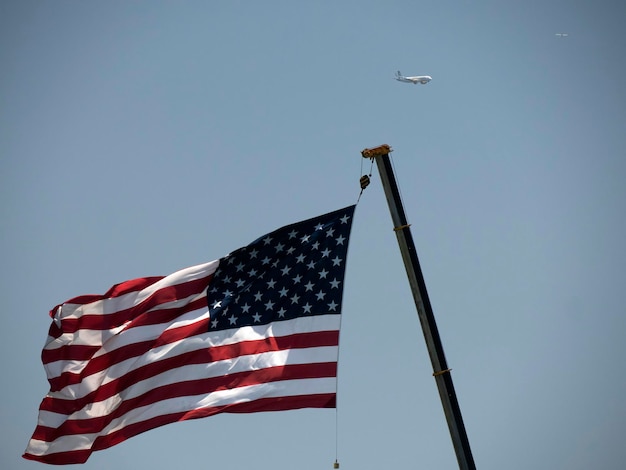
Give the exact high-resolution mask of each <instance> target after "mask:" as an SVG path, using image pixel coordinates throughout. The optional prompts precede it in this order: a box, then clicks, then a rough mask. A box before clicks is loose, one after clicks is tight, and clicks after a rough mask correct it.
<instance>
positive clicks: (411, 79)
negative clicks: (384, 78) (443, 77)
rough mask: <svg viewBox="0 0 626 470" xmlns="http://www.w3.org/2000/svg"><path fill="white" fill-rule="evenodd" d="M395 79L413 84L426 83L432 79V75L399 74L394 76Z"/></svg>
mask: <svg viewBox="0 0 626 470" xmlns="http://www.w3.org/2000/svg"><path fill="white" fill-rule="evenodd" d="M396 80H398V81H399V82H404V83H412V84H414V85H417V84H418V83H421V84H422V85H426V84H427V83H428V82H430V81H431V80H432V77H430V76H428V75H420V76H417V77H403V76H399V77H396Z"/></svg>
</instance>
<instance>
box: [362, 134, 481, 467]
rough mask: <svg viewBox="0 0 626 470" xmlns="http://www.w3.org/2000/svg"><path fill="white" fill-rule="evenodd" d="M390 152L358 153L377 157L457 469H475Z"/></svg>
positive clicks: (377, 149) (384, 148) (378, 149)
mask: <svg viewBox="0 0 626 470" xmlns="http://www.w3.org/2000/svg"><path fill="white" fill-rule="evenodd" d="M389 152H391V147H389V146H388V145H381V146H380V147H375V148H372V149H365V150H363V151H362V152H361V154H362V155H363V158H370V159H375V160H376V166H377V167H378V172H379V173H380V177H381V181H382V185H383V188H384V190H385V196H386V197H387V202H388V204H389V211H390V212H391V219H392V221H393V224H394V231H395V232H396V236H397V238H398V244H399V245H400V252H401V254H402V259H403V260H404V266H405V268H406V272H407V276H408V278H409V284H410V286H411V292H412V293H413V299H414V300H415V306H416V307H417V315H418V317H419V320H420V323H421V325H422V331H423V333H424V339H425V340H426V347H427V348H428V354H429V355H430V360H431V362H432V366H433V376H434V377H435V382H436V383H437V388H438V389H439V396H440V398H441V403H442V405H443V411H444V413H445V416H446V420H447V422H448V428H449V430H450V436H451V438H452V444H453V445H454V451H455V452H456V457H457V460H458V462H459V469H460V470H475V469H476V465H475V464H474V458H473V457H472V451H471V449H470V444H469V440H468V438H467V433H466V431H465V426H464V424H463V417H462V416H461V409H460V407H459V402H458V401H457V398H456V392H455V391H454V385H453V383H452V376H451V375H450V369H449V368H448V364H447V363H446V357H445V354H444V351H443V345H442V344H441V338H440V337H439V331H438V330H437V324H436V322H435V316H434V313H433V309H432V306H431V304H430V300H429V298H428V292H427V291H426V283H425V282H424V276H423V274H422V270H421V268H420V263H419V260H418V258H417V251H416V249H415V244H414V243H413V236H412V235H411V229H410V225H409V224H408V222H407V219H406V215H405V213H404V208H403V206H402V200H401V198H400V192H399V190H398V185H397V183H396V179H395V176H394V173H393V168H392V166H391V161H390V159H389Z"/></svg>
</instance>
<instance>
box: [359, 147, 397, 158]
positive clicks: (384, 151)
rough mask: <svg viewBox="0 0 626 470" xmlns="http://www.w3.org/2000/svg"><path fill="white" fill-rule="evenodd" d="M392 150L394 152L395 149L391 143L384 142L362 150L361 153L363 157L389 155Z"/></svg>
mask: <svg viewBox="0 0 626 470" xmlns="http://www.w3.org/2000/svg"><path fill="white" fill-rule="evenodd" d="M390 152H393V149H392V148H391V147H390V146H389V145H387V144H383V145H379V146H378V147H374V148H371V149H364V150H362V151H361V155H363V158H376V157H381V156H383V155H388V154H389V153H390Z"/></svg>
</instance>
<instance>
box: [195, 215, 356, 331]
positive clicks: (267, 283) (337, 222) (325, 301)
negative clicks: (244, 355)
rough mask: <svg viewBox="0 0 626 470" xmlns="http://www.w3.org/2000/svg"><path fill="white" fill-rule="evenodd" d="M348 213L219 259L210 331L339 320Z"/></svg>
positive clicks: (210, 296)
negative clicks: (335, 316)
mask: <svg viewBox="0 0 626 470" xmlns="http://www.w3.org/2000/svg"><path fill="white" fill-rule="evenodd" d="M354 209H355V206H350V207H347V208H344V209H340V210H338V211H335V212H331V213H329V214H325V215H323V216H320V217H316V218H313V219H309V220H305V221H303V222H299V223H296V224H292V225H288V226H286V227H283V228H280V229H278V230H276V231H274V232H272V233H269V234H267V235H265V236H263V237H261V238H258V239H257V240H255V241H254V242H252V243H250V244H249V245H248V246H246V247H244V248H240V249H238V250H236V251H234V252H233V253H230V254H229V255H228V256H226V257H225V258H223V259H222V260H221V262H220V266H219V268H218V269H217V271H216V273H215V275H214V278H213V281H212V282H211V284H210V286H209V288H208V292H207V303H208V306H209V312H210V314H211V322H210V329H211V330H223V329H229V328H240V327H243V326H251V325H263V324H267V323H271V322H274V321H280V320H291V319H294V318H298V317H304V316H314V315H320V314H328V313H330V314H333V313H334V314H339V313H340V308H341V300H342V293H343V279H344V273H345V268H346V255H347V251H348V237H349V235H350V228H351V225H352V216H353V214H354Z"/></svg>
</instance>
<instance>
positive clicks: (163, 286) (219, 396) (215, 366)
mask: <svg viewBox="0 0 626 470" xmlns="http://www.w3.org/2000/svg"><path fill="white" fill-rule="evenodd" d="M354 209H355V206H349V207H346V208H344V209H340V210H338V211H335V212H331V213H328V214H325V215H322V216H319V217H315V218H312V219H309V220H306V221H303V222H299V223H296V224H292V225H288V226H286V227H283V228H281V229H278V230H276V231H274V232H271V233H269V234H267V235H265V236H263V237H261V238H259V239H257V240H256V241H254V242H252V243H251V244H249V245H248V246H246V247H244V248H240V249H238V250H236V251H234V252H232V253H230V254H229V255H227V256H225V257H224V258H221V259H219V260H215V261H211V262H208V263H205V264H200V265H198V266H193V267H190V268H186V269H183V270H181V271H178V272H175V273H173V274H171V275H169V276H165V277H148V278H141V279H135V280H132V281H126V282H123V283H121V284H117V285H115V286H113V287H112V288H111V289H110V290H109V291H108V292H107V293H106V294H104V295H85V296H80V297H75V298H73V299H71V300H68V301H67V302H65V303H63V304H61V305H59V306H57V307H55V308H54V309H52V310H51V311H50V316H51V317H52V325H51V327H50V331H49V336H48V340H47V342H46V345H45V346H44V349H43V352H42V361H43V364H44V367H45V369H46V373H47V376H48V381H49V382H50V392H49V393H48V394H47V395H46V397H45V398H44V399H43V401H42V402H41V405H40V407H39V420H38V424H37V427H36V429H35V432H34V434H33V436H32V438H31V440H30V442H29V444H28V447H27V449H26V452H25V453H24V455H23V456H24V458H26V459H30V460H36V461H40V462H45V463H50V464H75V463H83V462H85V461H87V459H88V458H89V456H90V455H91V453H92V452H94V451H96V450H102V449H106V448H108V447H111V446H113V445H115V444H118V443H120V442H122V441H124V440H126V439H128V438H130V437H132V436H135V435H137V434H139V433H142V432H144V431H148V430H150V429H153V428H156V427H158V426H162V425H164V424H168V423H173V422H176V421H184V420H188V419H195V418H203V417H206V416H211V415H214V414H217V413H225V412H227V413H250V412H257V411H276V410H290V409H297V408H334V407H335V401H336V374H337V353H338V346H339V327H340V318H341V317H340V313H341V303H342V295H343V281H344V273H345V267H346V256H347V251H348V240H349V236H350V228H351V225H352V217H353V215H354Z"/></svg>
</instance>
